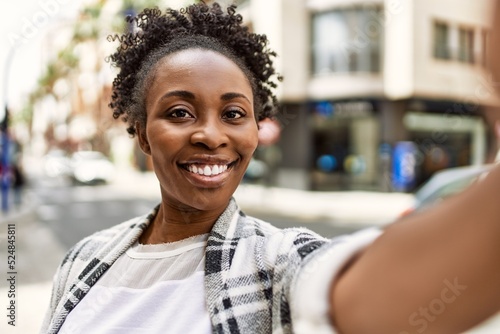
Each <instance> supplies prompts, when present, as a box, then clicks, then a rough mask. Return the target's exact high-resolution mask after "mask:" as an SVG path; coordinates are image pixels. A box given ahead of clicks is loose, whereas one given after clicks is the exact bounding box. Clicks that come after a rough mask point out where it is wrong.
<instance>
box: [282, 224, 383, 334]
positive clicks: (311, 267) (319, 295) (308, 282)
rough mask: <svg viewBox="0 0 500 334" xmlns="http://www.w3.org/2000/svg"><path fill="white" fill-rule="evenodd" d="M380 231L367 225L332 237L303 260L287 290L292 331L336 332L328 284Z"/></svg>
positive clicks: (328, 333)
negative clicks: (362, 228) (340, 235)
mask: <svg viewBox="0 0 500 334" xmlns="http://www.w3.org/2000/svg"><path fill="white" fill-rule="evenodd" d="M381 233H382V232H381V231H380V230H379V229H376V228H369V229H365V230H361V231H359V232H356V233H354V234H352V235H346V236H342V237H338V238H335V239H332V240H331V241H330V242H327V243H326V244H324V245H323V246H322V247H321V248H320V249H318V250H317V251H315V252H314V253H311V254H310V255H309V256H308V257H307V258H305V259H304V261H303V263H302V264H301V265H300V267H299V269H298V270H297V272H296V273H295V275H294V277H293V279H292V282H291V285H290V290H289V300H290V312H291V319H292V323H293V328H294V332H295V333H299V334H300V333H317V334H333V333H336V331H335V328H334V327H333V325H332V323H331V321H330V316H329V314H330V303H329V300H330V298H329V295H330V290H331V286H332V283H333V282H334V281H335V279H336V277H337V275H338V274H339V273H340V272H341V270H342V268H343V267H344V265H345V264H346V263H348V262H349V261H350V260H351V259H352V258H353V257H354V256H355V255H357V254H358V253H359V252H361V251H362V250H363V249H365V248H366V247H367V246H369V245H370V244H371V243H372V242H373V241H374V240H375V239H376V238H378V237H379V236H380V235H381Z"/></svg>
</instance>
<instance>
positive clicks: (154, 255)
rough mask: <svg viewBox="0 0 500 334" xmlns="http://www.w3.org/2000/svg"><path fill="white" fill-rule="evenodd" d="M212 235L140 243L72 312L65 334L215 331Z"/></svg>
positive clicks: (114, 265)
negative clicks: (209, 282) (208, 267)
mask: <svg viewBox="0 0 500 334" xmlns="http://www.w3.org/2000/svg"><path fill="white" fill-rule="evenodd" d="M207 239H208V234H203V235H198V236H194V237H191V238H188V239H184V240H181V241H177V242H172V243H166V244H158V245H141V244H138V243H136V244H135V245H133V246H132V247H131V248H129V249H128V250H127V252H126V253H124V254H123V255H122V256H121V257H120V258H118V259H117V260H116V262H115V263H114V264H113V265H112V266H111V267H110V268H109V269H108V270H107V271H106V273H105V274H104V275H103V276H102V277H101V279H99V280H98V281H97V283H96V284H95V285H94V286H93V287H92V289H90V291H89V292H88V294H87V295H86V296H85V298H83V299H82V301H81V302H80V303H79V304H78V305H77V306H76V307H75V308H74V309H73V310H72V311H71V312H70V313H69V314H68V317H67V318H66V320H65V322H64V324H63V326H62V327H61V330H60V333H68V334H78V333H82V334H83V333H85V334H87V333H92V334H99V333H106V334H127V333H133V334H142V333H144V334H145V333H147V334H155V333H158V334H159V333H162V334H163V333H174V334H175V333H182V334H190V333H193V334H194V333H196V334H203V333H212V328H211V323H210V318H209V314H208V310H207V307H206V302H205V287H204V266H205V257H204V253H205V246H206V243H207Z"/></svg>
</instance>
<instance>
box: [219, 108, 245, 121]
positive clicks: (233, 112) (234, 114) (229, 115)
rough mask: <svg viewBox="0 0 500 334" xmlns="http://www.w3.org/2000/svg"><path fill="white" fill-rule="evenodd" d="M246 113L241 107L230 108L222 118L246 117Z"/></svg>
mask: <svg viewBox="0 0 500 334" xmlns="http://www.w3.org/2000/svg"><path fill="white" fill-rule="evenodd" d="M245 115H246V114H245V112H243V111H242V110H240V109H230V110H228V111H226V112H225V113H224V115H223V116H222V118H224V119H238V118H242V117H245Z"/></svg>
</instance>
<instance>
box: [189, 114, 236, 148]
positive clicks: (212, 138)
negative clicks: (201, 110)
mask: <svg viewBox="0 0 500 334" xmlns="http://www.w3.org/2000/svg"><path fill="white" fill-rule="evenodd" d="M224 130H225V129H224V125H223V124H222V123H221V122H220V120H219V119H207V120H204V121H200V122H199V126H198V127H197V128H196V130H195V131H194V132H193V134H192V135H191V143H192V144H193V145H197V146H202V147H205V148H207V149H209V150H215V149H217V148H219V147H223V146H226V145H227V142H228V136H227V133H226V132H225V131H224Z"/></svg>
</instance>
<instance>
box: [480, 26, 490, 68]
mask: <svg viewBox="0 0 500 334" xmlns="http://www.w3.org/2000/svg"><path fill="white" fill-rule="evenodd" d="M488 36H489V34H488V31H487V30H482V31H481V40H482V43H481V64H482V65H483V66H485V67H486V66H488V51H489V50H488V48H489V45H488V44H489V43H488Z"/></svg>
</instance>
